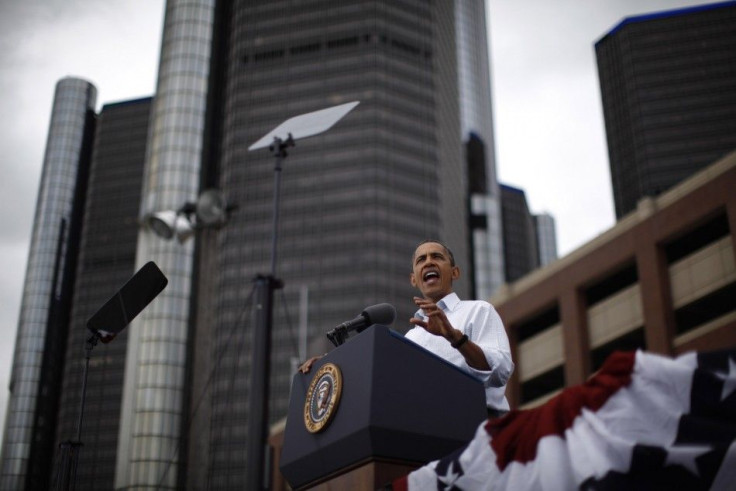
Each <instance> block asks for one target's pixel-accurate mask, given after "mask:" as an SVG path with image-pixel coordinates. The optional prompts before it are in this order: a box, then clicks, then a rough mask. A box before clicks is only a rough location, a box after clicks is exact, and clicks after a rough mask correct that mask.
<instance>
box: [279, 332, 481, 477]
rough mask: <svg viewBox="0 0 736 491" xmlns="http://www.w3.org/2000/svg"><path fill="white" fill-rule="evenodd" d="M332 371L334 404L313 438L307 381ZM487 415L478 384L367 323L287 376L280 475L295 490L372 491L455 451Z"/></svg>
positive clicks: (314, 400) (315, 402) (314, 397)
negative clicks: (307, 366) (308, 367)
mask: <svg viewBox="0 0 736 491" xmlns="http://www.w3.org/2000/svg"><path fill="white" fill-rule="evenodd" d="M335 368H337V371H338V372H339V374H338V377H339V379H340V380H339V381H337V382H338V383H336V384H335V383H333V386H332V387H331V388H330V390H332V391H333V392H330V393H331V394H334V393H335V392H336V393H338V394H339V400H338V401H337V403H336V404H335V405H334V407H332V410H331V411H330V412H329V413H328V417H326V418H323V419H321V420H319V418H317V420H318V424H317V425H316V426H320V425H323V426H322V427H321V429H319V430H318V431H317V430H315V424H314V423H315V418H313V417H312V416H314V415H315V414H317V413H315V411H317V412H318V410H317V406H319V403H320V402H321V401H320V400H319V396H320V394H317V393H316V391H317V390H318V389H317V388H316V387H315V386H314V384H313V383H312V382H313V379H315V377H316V378H317V380H316V381H324V379H325V377H327V378H328V379H329V380H328V382H330V383H332V382H335V380H334V377H333V376H331V375H330V374H329V373H328V372H330V373H331V372H334V371H335ZM325 370H327V371H328V372H325ZM320 372H322V375H321V376H320ZM316 381H315V382H316ZM310 384H311V385H312V390H311V391H310V390H309V389H310ZM320 385H321V386H326V385H329V384H320ZM324 392H325V393H327V392H328V391H327V390H326V389H325V390H324ZM308 395H311V397H310V399H309V401H307V396H308ZM305 402H307V403H306V404H305ZM310 411H311V412H310ZM486 418H487V412H486V404H485V391H484V390H483V385H482V384H481V382H479V381H478V380H477V379H475V378H474V377H472V376H471V375H469V374H467V373H465V372H463V371H461V370H459V369H458V368H457V367H455V366H453V365H451V364H450V363H447V362H446V361H445V360H443V359H441V358H439V357H437V356H436V355H434V354H432V353H431V352H429V351H427V350H425V349H423V348H421V347H420V346H418V345H416V344H414V343H413V342H411V341H409V340H407V339H405V338H404V337H403V336H402V335H400V334H398V333H396V332H394V331H392V330H390V329H389V328H388V327H385V326H380V325H374V326H372V327H370V328H368V329H366V330H365V331H363V332H362V333H360V334H358V335H357V336H355V337H353V338H351V339H350V340H348V342H347V343H345V344H343V345H341V346H339V347H338V348H337V349H335V350H333V351H332V352H330V353H329V354H328V355H326V356H325V357H323V358H322V359H320V360H319V361H318V362H317V363H315V365H314V366H313V367H312V370H311V371H310V372H309V373H308V374H301V373H297V374H296V375H295V376H294V379H293V384H292V389H291V398H290V401H289V412H288V416H287V419H286V428H285V430H284V446H283V450H282V452H281V456H280V459H279V462H280V469H281V473H282V474H283V476H284V477H285V478H286V480H287V481H288V482H289V484H290V485H291V487H292V488H294V489H310V488H320V487H325V489H326V488H327V487H330V488H331V489H367V490H373V489H376V488H379V487H381V486H383V485H384V484H386V483H388V482H390V481H391V480H393V479H395V478H397V477H400V476H402V475H404V474H406V473H408V472H410V471H411V470H412V469H414V468H417V467H419V466H421V465H424V464H426V463H427V462H430V461H432V460H435V459H438V458H440V457H443V456H445V455H447V454H448V453H450V452H452V451H454V450H456V449H457V448H459V447H461V446H462V445H463V444H465V443H467V442H468V441H470V440H471V439H472V437H473V435H474V434H475V430H476V429H477V427H478V425H479V424H480V423H481V421H483V420H485V419H486ZM310 428H311V430H312V431H315V432H310Z"/></svg>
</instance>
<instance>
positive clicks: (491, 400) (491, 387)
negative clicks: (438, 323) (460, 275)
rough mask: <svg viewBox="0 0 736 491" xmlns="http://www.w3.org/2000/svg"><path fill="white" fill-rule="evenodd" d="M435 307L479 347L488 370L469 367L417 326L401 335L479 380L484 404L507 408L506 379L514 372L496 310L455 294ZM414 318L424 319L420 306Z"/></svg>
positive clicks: (445, 343)
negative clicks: (483, 395)
mask: <svg viewBox="0 0 736 491" xmlns="http://www.w3.org/2000/svg"><path fill="white" fill-rule="evenodd" d="M437 306H438V307H439V308H441V309H442V310H443V311H444V312H445V315H446V316H447V319H448V320H449V321H450V324H452V327H454V328H455V329H458V330H459V331H462V333H463V334H467V335H468V339H469V340H470V341H472V342H474V343H475V344H477V345H478V346H480V348H481V349H482V350H483V354H485V356H486V360H487V361H488V366H490V367H491V369H490V370H489V371H486V370H478V369H475V368H473V367H471V366H469V365H468V363H467V362H466V361H465V358H464V357H463V355H462V354H461V353H460V351H459V350H457V349H455V348H453V347H452V346H451V345H450V342H449V341H448V340H446V339H445V338H443V337H442V336H435V335H434V334H430V333H429V332H427V331H426V330H425V329H424V328H422V327H420V326H416V327H414V328H412V329H411V330H409V332H407V333H406V336H405V337H406V338H407V339H410V340H411V341H414V342H415V343H417V344H418V345H420V346H422V347H423V348H425V349H427V350H429V351H431V352H433V353H434V354H436V355H437V356H439V357H441V358H444V359H445V360H447V361H448V362H450V363H452V364H453V365H455V366H457V367H459V368H460V369H461V370H463V371H465V372H467V373H469V374H471V375H474V376H475V377H476V378H478V379H479V380H481V381H482V382H483V386H484V387H485V388H486V404H487V405H488V407H489V408H492V409H496V410H501V411H508V410H509V402H508V400H507V399H506V395H505V392H506V382H508V380H509V377H511V372H513V371H514V363H513V362H512V361H511V348H510V347H509V339H508V337H507V336H506V330H505V329H504V327H503V323H502V322H501V317H500V316H499V315H498V312H496V309H494V308H493V306H492V305H491V304H489V303H488V302H484V301H482V300H460V298H459V297H458V296H457V295H456V294H455V293H450V294H448V295H447V296H445V297H444V298H443V299H442V300H440V301H439V302H437ZM414 317H417V318H420V319H423V320H427V316H425V315H424V312H423V311H422V310H421V309H420V310H418V311H417V312H416V313H415V314H414Z"/></svg>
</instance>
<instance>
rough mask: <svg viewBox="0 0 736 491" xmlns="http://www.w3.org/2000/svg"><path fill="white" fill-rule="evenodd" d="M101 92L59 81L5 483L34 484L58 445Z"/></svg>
mask: <svg viewBox="0 0 736 491" xmlns="http://www.w3.org/2000/svg"><path fill="white" fill-rule="evenodd" d="M96 97H97V90H96V89H95V87H94V86H93V85H92V84H90V83H89V82H87V81H85V80H80V79H76V78H65V79H63V80H61V81H59V83H58V84H57V85H56V92H55V94H54V103H53V108H52V112H51V123H50V125H49V133H48V140H47V142H46V153H45V155H44V161H43V171H42V176H41V184H40V187H39V192H38V201H37V203H36V213H35V218H34V222H33V235H32V238H31V247H30V252H29V255H28V265H27V269H26V279H25V284H24V289H23V297H22V304H21V312H20V317H19V320H18V334H17V338H16V345H15V354H14V358H13V369H12V374H11V378H10V398H9V401H8V411H7V417H6V422H5V433H4V438H3V448H2V463H1V464H0V465H2V471H1V473H0V488H2V489H23V488H24V487H25V486H27V485H28V486H32V481H33V479H34V478H38V477H39V476H38V475H36V473H37V472H38V471H39V469H40V468H43V467H42V465H41V464H42V463H43V462H44V461H45V460H47V459H48V458H49V452H50V451H51V450H48V447H50V446H51V442H53V437H54V435H53V428H54V427H53V418H54V417H55V411H56V397H55V396H58V388H59V379H58V375H59V374H58V372H57V371H55V370H54V366H55V362H56V361H58V360H59V359H60V358H62V357H63V346H64V340H65V336H66V335H65V333H66V329H67V328H68V325H67V324H66V322H65V321H63V317H64V316H63V312H65V311H68V308H69V301H70V293H71V286H72V279H73V267H74V262H75V260H76V246H77V244H76V241H75V234H76V233H78V219H79V211H78V210H79V207H80V206H81V204H82V203H83V201H82V202H80V196H81V197H83V196H84V193H83V186H84V185H85V184H84V183H85V180H86V173H87V166H88V162H89V161H88V157H89V152H88V146H89V144H90V136H91V135H92V131H93V130H94V105H95V102H96ZM80 186H81V187H82V189H81V190H80ZM80 191H81V192H80ZM38 466H41V467H38ZM26 479H29V481H26Z"/></svg>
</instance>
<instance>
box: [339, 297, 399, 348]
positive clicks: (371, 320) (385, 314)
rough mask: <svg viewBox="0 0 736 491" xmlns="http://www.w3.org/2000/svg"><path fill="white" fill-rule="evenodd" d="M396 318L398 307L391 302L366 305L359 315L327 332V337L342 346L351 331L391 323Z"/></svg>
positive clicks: (359, 330) (360, 330)
mask: <svg viewBox="0 0 736 491" xmlns="http://www.w3.org/2000/svg"><path fill="white" fill-rule="evenodd" d="M394 319H396V308H395V307H394V306H393V305H391V304H390V303H379V304H377V305H371V306H370V307H366V308H365V310H363V312H361V313H360V315H359V316H358V317H356V318H355V319H353V320H349V321H346V322H343V323H342V324H340V325H339V326H337V327H336V328H334V329H333V330H331V331H330V332H328V333H327V339H329V340H330V341H332V344H334V345H335V346H340V345H341V344H343V343H344V342H345V339H347V335H348V333H349V332H350V331H357V332H362V331H363V330H365V328H366V327H368V326H372V325H373V324H391V323H393V321H394Z"/></svg>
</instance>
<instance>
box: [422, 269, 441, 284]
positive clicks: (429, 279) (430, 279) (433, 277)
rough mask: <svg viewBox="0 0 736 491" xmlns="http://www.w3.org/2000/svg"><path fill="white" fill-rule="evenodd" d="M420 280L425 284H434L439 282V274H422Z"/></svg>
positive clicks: (428, 272) (433, 272)
mask: <svg viewBox="0 0 736 491" xmlns="http://www.w3.org/2000/svg"><path fill="white" fill-rule="evenodd" d="M422 280H424V282H425V283H436V282H437V281H439V280H440V274H439V273H438V272H437V271H427V272H426V273H424V276H422Z"/></svg>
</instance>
